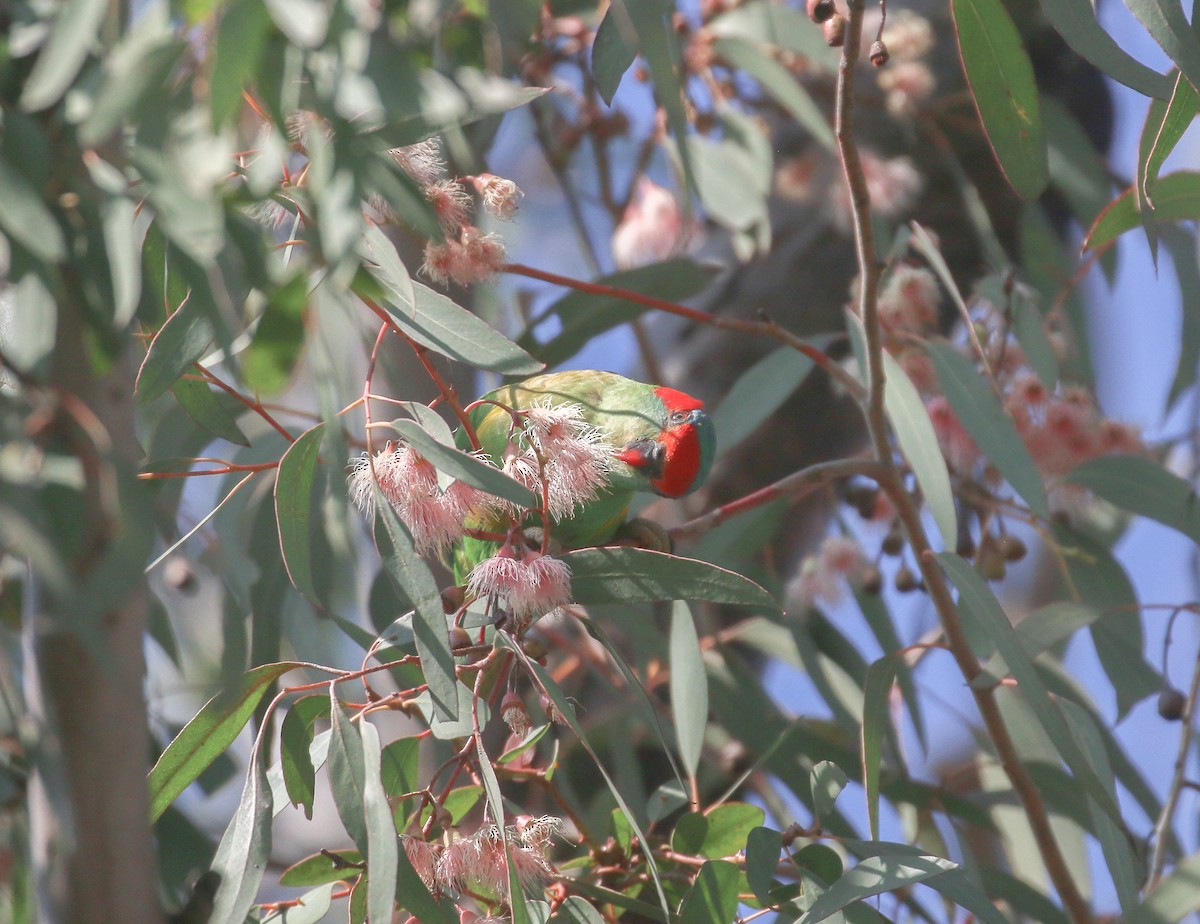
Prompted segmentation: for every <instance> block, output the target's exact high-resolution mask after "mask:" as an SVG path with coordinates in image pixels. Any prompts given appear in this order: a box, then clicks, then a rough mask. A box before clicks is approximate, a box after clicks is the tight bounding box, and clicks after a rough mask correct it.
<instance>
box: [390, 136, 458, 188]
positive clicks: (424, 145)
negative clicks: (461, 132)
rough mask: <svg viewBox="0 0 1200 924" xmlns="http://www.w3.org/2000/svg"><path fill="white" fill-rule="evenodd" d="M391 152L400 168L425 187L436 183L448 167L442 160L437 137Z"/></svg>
mask: <svg viewBox="0 0 1200 924" xmlns="http://www.w3.org/2000/svg"><path fill="white" fill-rule="evenodd" d="M391 153H392V157H394V158H395V159H396V163H397V164H399V165H400V169H401V170H403V171H404V172H405V173H407V174H408V176H409V178H410V179H412V181H413V182H414V183H416V184H417V185H418V186H422V187H425V186H429V185H430V184H432V183H435V182H436V181H437V179H438V178H439V177H440V176H441V175H442V172H443V171H444V170H445V169H446V162H445V161H443V160H442V151H441V147H440V146H439V144H438V141H437V139H436V138H427V139H426V140H424V141H418V142H417V143H416V144H410V145H408V146H407V147H403V148H395V149H394V150H393V151H392V152H391Z"/></svg>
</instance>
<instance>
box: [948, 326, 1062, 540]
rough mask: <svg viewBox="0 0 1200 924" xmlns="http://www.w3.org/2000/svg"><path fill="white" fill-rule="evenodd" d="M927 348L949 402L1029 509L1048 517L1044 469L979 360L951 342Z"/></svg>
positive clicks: (981, 448) (968, 430) (977, 442)
mask: <svg viewBox="0 0 1200 924" xmlns="http://www.w3.org/2000/svg"><path fill="white" fill-rule="evenodd" d="M924 347H925V351H926V352H927V353H928V354H929V358H930V359H931V360H932V361H933V367H934V369H935V370H936V371H937V376H938V381H939V382H940V383H941V385H942V390H943V391H944V392H945V394H946V398H947V399H948V400H949V402H950V406H951V407H952V408H953V409H954V413H955V414H956V415H957V416H958V419H959V420H960V421H962V425H963V426H964V427H965V428H966V430H967V433H969V434H970V436H971V439H973V440H974V441H975V444H976V445H977V446H978V447H979V448H980V450H982V451H983V454H984V455H986V456H987V457H988V459H990V460H991V462H992V464H993V465H995V466H996V468H997V469H999V470H1000V474H1001V475H1003V476H1004V478H1005V479H1006V480H1007V481H1008V483H1009V484H1010V485H1012V487H1013V490H1015V491H1016V492H1017V493H1018V494H1020V495H1021V497H1022V498H1024V500H1025V503H1027V504H1028V505H1029V509H1030V510H1032V511H1033V512H1034V513H1035V514H1037V515H1038V516H1039V517H1042V518H1043V519H1047V520H1048V519H1049V518H1050V505H1049V504H1048V503H1047V501H1046V489H1045V487H1044V486H1043V484H1042V476H1041V473H1039V472H1038V470H1037V466H1035V465H1034V464H1033V459H1032V457H1031V456H1030V455H1029V450H1028V449H1027V448H1026V447H1025V442H1024V441H1023V440H1022V439H1021V437H1020V436H1019V435H1018V433H1017V428H1016V425H1015V424H1014V423H1013V419H1012V418H1011V417H1009V416H1008V414H1007V413H1006V412H1005V410H1004V408H1003V406H1001V404H1000V401H999V399H997V397H996V395H995V394H994V393H993V392H992V390H991V389H990V388H989V387H988V385H987V383H986V382H985V381H984V380H983V379H982V378H981V377H980V375H979V372H978V371H977V370H976V368H975V364H974V363H973V362H971V360H969V359H967V357H965V356H963V355H962V353H960V352H959V351H958V350H956V349H955V348H954V347H952V346H950V345H949V344H948V343H937V342H933V341H928V342H926V343H925V344H924Z"/></svg>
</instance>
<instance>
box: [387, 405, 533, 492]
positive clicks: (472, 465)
mask: <svg viewBox="0 0 1200 924" xmlns="http://www.w3.org/2000/svg"><path fill="white" fill-rule="evenodd" d="M392 429H393V430H395V431H396V432H397V433H399V434H400V436H401V438H402V439H403V440H404V441H405V442H406V443H408V444H409V445H410V446H412V447H413V448H414V449H415V450H417V452H419V453H420V454H421V455H422V456H424V457H425V458H426V459H428V460H429V461H430V462H432V463H433V465H434V466H435V467H436V468H437V469H438V470H439V471H443V472H445V473H446V474H447V475H453V476H454V477H455V478H458V479H460V480H461V481H464V482H466V483H467V484H469V485H471V487H473V488H478V489H479V490H481V491H486V492H487V493H488V494H494V495H495V496H496V497H502V498H504V499H505V500H509V501H512V502H513V503H514V504H520V505H521V506H522V507H536V506H537V504H538V499H537V497H536V495H534V493H533V492H532V491H530V490H529V488H527V487H525V485H523V484H521V483H520V482H517V481H514V480H513V479H511V478H509V477H508V476H507V475H505V474H504V473H503V472H502V471H500V469H498V468H496V467H495V466H494V465H489V464H488V463H487V462H484V461H483V460H481V459H479V458H476V457H475V456H473V455H471V454H470V453H466V452H462V451H461V450H459V449H455V448H454V447H453V446H447V445H445V444H443V443H441V442H439V441H438V440H437V439H435V438H434V437H433V436H432V435H430V433H429V432H428V431H427V430H425V429H424V428H423V427H422V426H421V425H420V424H418V423H417V422H416V421H412V420H404V419H403V418H399V419H397V420H393V421H392Z"/></svg>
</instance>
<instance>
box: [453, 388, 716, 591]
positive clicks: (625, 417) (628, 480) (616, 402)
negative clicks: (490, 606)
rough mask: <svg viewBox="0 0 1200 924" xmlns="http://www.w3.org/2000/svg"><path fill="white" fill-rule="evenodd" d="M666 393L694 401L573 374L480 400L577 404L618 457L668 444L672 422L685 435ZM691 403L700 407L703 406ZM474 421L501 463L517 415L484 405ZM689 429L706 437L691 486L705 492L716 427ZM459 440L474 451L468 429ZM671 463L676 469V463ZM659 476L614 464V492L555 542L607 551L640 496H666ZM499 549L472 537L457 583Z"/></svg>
mask: <svg viewBox="0 0 1200 924" xmlns="http://www.w3.org/2000/svg"><path fill="white" fill-rule="evenodd" d="M660 392H663V393H665V394H668V400H673V399H671V398H670V397H669V396H672V395H674V396H679V397H680V398H686V397H687V396H683V395H680V393H678V392H671V391H670V390H662V389H658V388H657V387H656V386H654V385H647V384H645V383H643V382H637V381H634V380H633V379H629V378H625V377H624V376H621V375H617V374H615V373H612V372H599V371H595V370H572V371H567V372H554V373H549V374H546V375H539V376H534V377H533V378H531V379H526V380H525V381H523V382H519V383H516V384H513V385H506V386H504V387H502V388H498V389H496V390H495V391H492V392H489V393H488V394H486V395H484V396H483V398H481V399H480V400H481V401H484V402H487V401H495V402H498V403H499V404H501V405H504V406H505V407H507V408H512V409H513V410H515V411H526V410H528V409H529V408H531V407H534V406H535V405H541V406H547V405H549V406H554V407H557V406H561V405H575V406H577V407H578V408H579V410H580V414H581V417H582V419H583V421H584V422H585V423H586V424H587V426H588V427H590V428H594V429H595V430H597V431H598V432H599V434H600V436H601V438H602V439H603V441H604V442H605V443H607V444H609V445H610V446H611V447H613V449H614V450H616V451H619V450H622V449H624V448H625V447H629V446H650V447H651V448H653V447H654V446H656V445H658V444H657V441H660V440H661V439H662V437H663V436H664V432H665V431H667V430H668V429H670V427H671V423H672V421H675V423H676V424H677V426H676V429H679V417H678V416H677V417H674V418H673V417H672V410H671V409H669V408H668V407H667V406H666V404H665V403H664V400H663V397H661V396H660ZM688 400H689V401H693V403H694V406H695V407H696V408H699V406H700V403H699V402H695V401H694V399H688ZM470 418H471V423H472V425H473V426H474V427H475V432H476V435H477V436H478V437H479V441H480V444H481V448H482V450H483V451H484V452H486V453H487V454H488V456H489V457H490V458H491V459H492V461H493V462H495V463H496V464H502V462H503V460H504V456H505V452H506V451H507V450H508V449H509V440H510V436H511V433H512V427H513V417H512V415H511V414H509V413H508V411H506V410H505V409H504V408H503V407H497V406H496V405H495V404H488V403H483V404H480V405H478V406H477V407H475V408H474V409H473V410H472V411H471V412H470ZM692 424H699V425H698V426H692ZM689 426H690V427H692V429H694V430H695V431H696V432H697V433H698V434H699V437H700V439H699V442H698V445H699V447H700V460H699V469H698V471H697V473H696V476H695V478H694V483H690V484H689V485H688V486H687V488H686V490H691V489H693V488H695V487H698V486H699V484H700V482H701V481H702V480H703V478H704V475H706V474H707V469H708V466H709V464H710V463H711V459H712V450H713V440H712V434H711V425H710V424H709V422H708V418H707V417H705V416H704V414H703V411H700V410H697V411H695V412H694V413H693V415H692V418H691V424H689ZM457 440H458V445H459V446H460V448H463V449H469V448H470V440H469V439H468V437H467V435H466V433H465V432H464V431H463V430H461V429H460V431H459V433H458V435H457ZM672 445H675V444H674V443H672ZM656 461H657V462H658V468H659V469H661V468H662V467H663V465H664V462H663V459H662V455H661V453H660V456H659V458H658V459H657V460H656ZM665 464H667V465H669V464H670V461H669V458H668V460H667V462H666V463H665ZM654 474H658V472H650V471H647V470H645V469H643V468H640V467H638V466H636V465H631V464H627V463H626V462H625V461H622V460H621V459H620V458H613V459H612V470H611V472H610V473H609V476H608V484H607V486H606V487H604V488H602V489H601V490H600V492H599V493H598V494H597V496H596V497H594V498H593V499H592V500H590V501H588V502H587V503H585V504H584V505H583V506H582V507H580V508H578V509H577V510H576V511H575V512H574V513H573V514H572V515H571V516H570V517H568V518H565V519H563V520H562V521H559V522H556V523H555V524H554V530H553V535H554V538H555V540H556V541H557V542H558V543H559V544H560V545H561V546H562V547H564V548H580V547H584V546H592V545H601V544H603V543H606V542H608V541H610V540H611V539H612V538H613V537H614V535H615V534H616V532H617V530H618V529H619V528H620V527H621V526H622V524H624V523H625V521H626V518H627V516H628V513H629V505H630V503H631V502H632V500H633V495H634V494H635V493H636V492H638V491H656V490H658V491H659V492H660V493H664V492H662V491H661V489H660V488H658V487H656V485H655V484H653V483H652V482H653V480H654V479H653V475H654ZM678 493H685V492H684V491H681V492H678ZM540 524H541V519H540V517H536V516H535V517H533V518H531V519H530V520H529V521H528V524H527V525H540ZM469 525H470V526H472V527H474V528H477V529H482V530H486V531H489V532H496V531H500V532H503V531H504V530H505V529H506V528H507V525H508V524H507V522H506V521H505V520H503V519H502V518H501V517H493V518H492V519H491V520H490V521H482V522H473V523H470V524H469ZM497 547H498V545H497V543H496V542H491V541H482V540H477V539H471V538H467V539H464V540H463V541H462V542H460V543H459V544H458V545H457V546H456V547H455V548H454V549H453V551H452V555H451V565H452V568H453V570H454V576H455V580H456V581H458V582H460V583H461V582H462V581H464V580H465V579H466V576H467V574H468V573H469V572H470V570H471V569H472V568H473V567H474V566H475V565H476V564H477V563H478V562H480V561H482V560H483V559H484V558H487V557H489V556H491V555H493V554H494V553H495V551H496V549H497Z"/></svg>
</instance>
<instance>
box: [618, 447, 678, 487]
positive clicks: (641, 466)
mask: <svg viewBox="0 0 1200 924" xmlns="http://www.w3.org/2000/svg"><path fill="white" fill-rule="evenodd" d="M613 457H614V458H617V459H620V460H621V461H622V462H624V463H625V464H626V465H628V466H629V467H630V468H635V469H637V470H638V471H639V472H642V473H643V474H645V475H646V477H647V478H649V479H650V480H651V481H657V480H658V479H659V478H661V477H662V476H663V468H664V466H665V465H666V461H667V451H666V448H665V447H664V446H663V444H662V443H660V442H658V440H652V439H645V438H643V439H637V440H634V441H633V442H631V443H629V444H628V445H627V446H626V447H625V448H624V449H620V450H618V451H617V452H614V453H613Z"/></svg>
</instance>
